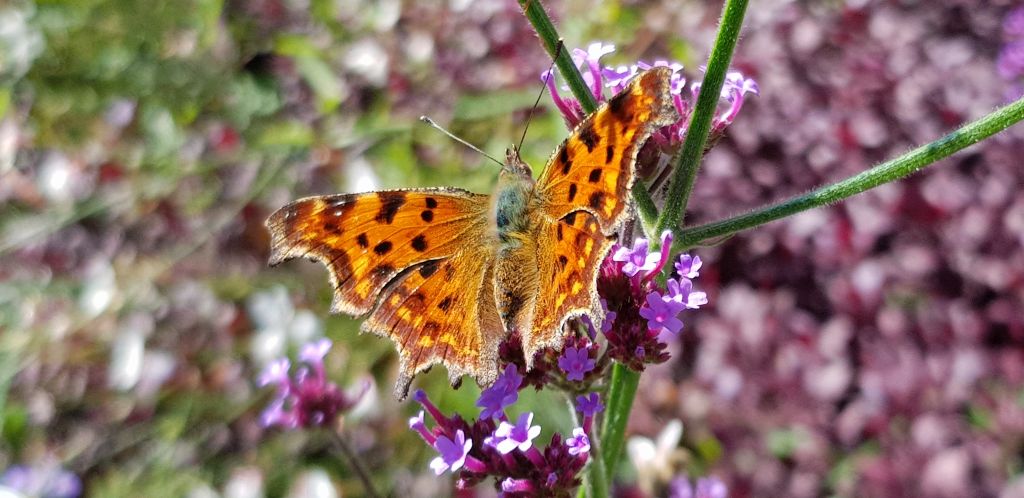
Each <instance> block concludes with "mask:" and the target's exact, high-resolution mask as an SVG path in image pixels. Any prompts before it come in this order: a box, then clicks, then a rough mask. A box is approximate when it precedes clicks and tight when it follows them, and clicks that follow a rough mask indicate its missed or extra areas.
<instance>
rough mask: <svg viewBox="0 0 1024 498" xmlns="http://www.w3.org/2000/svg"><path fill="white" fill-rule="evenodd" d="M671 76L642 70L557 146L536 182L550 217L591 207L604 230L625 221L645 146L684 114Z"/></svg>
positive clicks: (656, 70)
mask: <svg viewBox="0 0 1024 498" xmlns="http://www.w3.org/2000/svg"><path fill="white" fill-rule="evenodd" d="M671 75H672V71H671V70H670V69H668V68H665V67H660V68H654V69H651V70H649V71H646V72H644V73H641V74H640V75H639V76H637V77H636V78H635V79H633V81H632V82H631V83H630V84H629V85H628V86H627V87H626V88H625V89H623V90H622V91H621V92H619V93H618V94H617V95H615V96H614V97H612V98H611V99H609V100H608V102H607V103H605V104H604V105H602V106H601V108H599V109H598V110H597V111H595V112H594V113H593V114H591V115H590V116H588V117H587V118H586V119H584V120H583V121H582V122H581V123H580V124H579V125H578V126H576V129H574V130H573V132H572V134H571V135H570V136H569V138H568V139H566V140H565V141H564V142H562V144H561V145H560V146H559V147H558V149H557V150H555V153H554V154H552V156H551V159H549V160H548V163H547V166H545V168H544V171H543V172H542V173H541V176H540V179H539V180H538V182H537V190H538V195H539V197H540V199H541V200H542V205H543V209H544V210H545V211H546V213H547V215H548V216H550V217H552V218H555V219H558V218H561V217H563V216H565V215H566V214H569V213H571V212H573V211H577V210H581V209H582V210H586V211H588V212H590V213H591V214H593V215H594V216H596V217H597V219H598V222H599V223H600V226H601V231H602V232H604V233H605V234H610V233H611V232H612V231H613V230H614V229H615V227H617V226H618V224H619V223H620V222H622V221H623V220H624V219H625V217H626V215H627V212H626V207H627V206H628V205H629V202H628V195H629V189H630V188H631V187H632V185H633V177H634V169H635V165H636V155H637V153H638V152H639V150H640V147H642V146H643V144H644V142H646V141H647V138H648V137H650V136H651V134H652V133H653V132H654V131H655V130H657V129H658V128H659V127H662V126H666V125H668V124H671V123H673V122H675V120H676V119H678V117H679V115H678V113H677V112H676V109H675V106H674V105H673V104H672V96H671V94H670V93H669V79H670V77H671Z"/></svg>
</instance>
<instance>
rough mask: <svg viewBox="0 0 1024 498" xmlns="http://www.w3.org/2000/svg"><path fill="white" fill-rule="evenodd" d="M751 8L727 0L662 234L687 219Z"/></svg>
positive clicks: (665, 211) (661, 221) (674, 176)
mask: <svg viewBox="0 0 1024 498" xmlns="http://www.w3.org/2000/svg"><path fill="white" fill-rule="evenodd" d="M746 10H747V0H726V2H725V6H724V7H723V10H722V21H721V23H719V25H718V35H716V36H715V44H714V46H713V47H712V48H711V56H710V57H709V58H708V66H707V71H706V72H705V73H704V80H703V81H702V82H701V85H700V95H698V96H697V106H696V108H695V109H694V112H693V116H692V117H691V118H690V124H689V125H688V126H687V128H686V139H685V140H684V141H683V148H682V149H681V150H680V151H679V156H678V161H677V163H676V167H675V171H674V172H673V174H672V180H671V182H670V183H669V185H668V194H667V195H666V196H665V208H664V209H663V210H662V211H661V216H660V217H659V218H658V223H657V225H656V229H655V231H654V233H655V234H659V233H661V232H662V231H664V230H666V229H675V228H676V227H678V226H680V225H681V224H682V222H683V217H684V216H685V214H686V204H687V202H689V200H690V192H692V191H693V183H694V181H696V180H697V170H698V169H700V163H701V160H702V159H703V158H704V147H705V146H706V145H707V141H708V133H710V131H711V120H712V119H713V118H714V117H715V109H716V108H717V107H718V101H719V99H720V98H721V93H722V83H724V82H725V74H726V72H728V70H729V63H730V61H732V52H733V50H735V49H736V41H737V40H739V37H740V28H742V27H743V14H744V13H745V12H746Z"/></svg>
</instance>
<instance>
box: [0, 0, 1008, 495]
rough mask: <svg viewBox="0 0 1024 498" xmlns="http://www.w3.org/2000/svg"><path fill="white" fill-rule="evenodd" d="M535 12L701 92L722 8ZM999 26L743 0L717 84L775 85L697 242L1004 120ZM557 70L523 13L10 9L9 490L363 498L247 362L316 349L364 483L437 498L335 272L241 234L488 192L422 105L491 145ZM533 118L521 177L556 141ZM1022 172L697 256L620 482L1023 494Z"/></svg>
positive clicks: (755, 489) (376, 352)
mask: <svg viewBox="0 0 1024 498" xmlns="http://www.w3.org/2000/svg"><path fill="white" fill-rule="evenodd" d="M546 5H547V6H548V8H549V10H550V11H551V13H552V15H553V16H554V17H555V18H556V20H557V22H558V25H559V28H560V31H561V34H562V35H563V36H564V37H565V39H566V43H567V45H568V46H569V47H574V46H579V47H583V46H586V44H587V43H589V42H590V41H593V40H602V41H606V42H612V43H615V44H616V45H617V47H618V51H617V52H616V53H615V54H613V55H612V56H610V57H609V58H608V59H606V60H605V62H608V63H609V64H629V63H631V62H634V61H636V60H637V59H638V58H644V59H646V60H652V59H655V58H670V59H676V60H679V61H680V62H682V63H683V64H684V65H686V67H687V71H688V72H689V74H690V75H691V76H699V74H700V73H699V71H698V67H699V66H700V64H701V63H702V61H703V60H704V59H705V58H706V55H707V53H708V49H709V45H710V43H711V40H712V39H713V36H714V29H715V21H716V18H717V16H718V14H719V12H720V8H721V4H720V3H719V2H700V1H687V0H680V1H672V0H656V1H652V2H623V3H619V4H616V3H612V2H597V1H577V0H571V1H551V2H546ZM1015 7H1020V2H1013V1H1009V0H992V1H981V0H929V1H916V0H903V1H897V0H846V1H840V0H829V1H784V0H760V1H755V2H751V5H750V7H749V11H748V16H747V22H746V31H745V36H744V37H743V38H742V39H741V40H740V43H739V48H738V51H737V54H736V56H735V59H734V65H735V67H736V68H737V69H740V70H742V71H744V72H745V73H746V74H747V75H749V76H752V77H754V78H755V79H757V81H758V82H759V84H760V89H761V95H760V97H755V98H751V99H748V102H747V103H746V105H745V107H744V108H743V110H742V113H741V114H740V116H739V118H738V119H737V120H736V121H735V122H734V124H733V125H732V126H731V127H730V128H729V129H728V131H727V133H726V136H725V137H724V138H723V139H722V140H721V141H720V142H719V143H718V145H717V146H716V147H715V148H714V149H713V150H712V151H711V152H710V153H709V154H708V157H707V161H706V163H705V166H704V168H703V169H702V171H701V174H700V177H699V179H698V183H697V186H696V190H695V192H694V196H693V200H692V203H691V210H690V214H689V217H688V220H689V221H692V222H702V221H712V220H714V219H717V218H720V217H723V216H726V215H729V214H732V213H736V212H739V211H741V210H745V209H750V208H754V207H757V206H759V205H762V204H764V203H766V202H769V201H772V200H777V199H781V198H784V197H785V196H788V195H792V194H796V193H800V192H803V191H806V190H808V189H810V188H813V187H815V186H817V185H821V184H823V183H826V182H829V181H834V180H838V179H840V178H843V177H845V176H848V175H850V174H853V173H855V172H858V171H861V170H863V169H865V168H867V167H869V166H870V165H872V164H874V163H876V162H878V161H880V160H883V159H886V158H888V157H891V156H893V155H895V154H898V153H900V152H903V151H905V150H907V149H908V148H909V147H911V146H912V145H914V144H919V143H923V142H927V141H930V140H933V139H935V138H937V137H939V136H940V135H941V134H943V133H944V132H946V131H949V130H951V129H952V128H954V127H955V126H956V125H958V124H959V123H962V122H965V121H967V120H971V119H974V118H978V117H980V116H982V115H983V114H985V113H987V112H989V111H991V110H992V109H994V108H995V107H996V106H997V105H999V104H1000V103H1002V102H1005V101H1006V99H1008V98H1010V97H1012V95H1013V93H1014V92H1015V91H1018V90H1016V89H1015V86H1014V85H1015V84H1019V83H1020V81H1019V80H1017V81H1014V80H1013V79H1014V78H1019V77H1020V75H1019V74H1015V73H1013V71H1007V70H1006V67H1005V66H1006V64H1007V60H1008V59H1007V58H1008V57H1010V56H1012V55H1013V53H1011V52H1010V51H1011V50H1012V49H1013V48H1014V47H1013V40H1012V39H1011V37H1010V36H1009V35H1008V34H1007V32H1006V29H1005V28H1004V19H1005V18H1006V17H1007V16H1008V14H1010V13H1011V11H1012V9H1013V8H1015ZM1022 29H1024V28H1022ZM1018 49H1019V50H1021V52H1020V53H1019V54H1018V55H1019V56H1020V57H1021V59H1020V60H1021V61H1024V55H1021V54H1024V48H1020V47H1018ZM1007 54H1009V55H1007ZM1010 61H1011V62H1012V60H1010ZM1000 63H1002V66H1000ZM548 64H549V60H548V59H547V58H546V57H545V55H544V53H543V52H542V50H541V49H540V46H539V43H538V42H537V40H536V37H535V35H534V34H533V33H532V31H531V29H530V27H529V24H528V23H527V22H526V21H525V20H524V18H523V17H522V16H521V14H520V13H519V9H518V6H517V5H516V3H515V2H513V1H509V0H484V1H473V2H471V1H468V0H449V1H445V2H437V3H420V2H411V1H405V2H403V1H399V0H382V1H366V2H359V1H342V2H338V1H334V0H250V1H244V0H227V1H221V0H183V1H169V0H167V1H153V0H120V1H117V0H77V1H39V2H36V3H32V2H27V1H23V0H14V1H9V2H7V3H5V4H4V5H2V6H0V423H2V426H0V469H4V468H18V469H22V470H24V469H36V471H38V472H45V471H47V469H50V470H49V471H51V472H54V470H53V469H54V468H56V466H60V467H62V468H64V469H66V470H67V471H68V472H71V473H73V474H75V475H76V476H77V477H78V478H79V479H80V480H81V483H82V486H83V494H84V495H86V496H114V497H117V496H125V497H127V496H157V497H159V496H190V497H194V498H207V497H218V496H221V497H225V498H228V497H230V498H243V497H257V496H264V495H266V496H296V497H297V496H315V497H325V498H326V497H332V496H359V495H360V493H361V491H360V490H361V488H360V487H359V485H358V482H357V481H356V480H355V479H354V477H353V476H352V474H351V473H350V472H349V470H348V469H347V468H346V467H345V465H343V464H342V463H341V461H340V460H339V459H338V458H337V456H336V455H334V454H333V453H332V452H331V451H330V449H329V447H328V444H327V442H326V441H325V440H324V439H323V438H322V437H318V436H317V435H316V434H305V433H297V432H281V431H277V430H266V429H264V428H262V427H261V426H260V424H259V420H258V417H259V412H260V410H261V409H262V408H263V406H264V405H265V404H266V402H267V401H268V400H269V398H270V397H271V393H269V392H267V391H266V390H261V389H258V388H257V387H256V383H255V378H256V375H257V374H258V372H259V371H260V369H261V368H262V367H263V366H264V365H265V364H266V363H267V362H268V361H270V360H272V359H273V358H276V357H279V356H281V355H284V354H287V353H289V352H291V353H294V351H295V350H296V348H297V347H298V346H299V345H301V344H303V343H304V342H306V341H308V340H310V339H313V338H317V337H320V336H327V337H330V338H331V339H333V340H334V341H335V343H336V346H335V348H334V349H333V350H332V352H331V355H330V356H329V357H328V362H327V363H328V367H329V372H330V375H331V377H332V378H333V379H335V380H336V381H338V382H339V383H341V384H342V385H348V384H354V383H357V382H361V381H362V380H364V379H372V381H373V383H374V388H373V389H371V391H370V393H369V394H368V396H367V398H366V399H365V400H364V402H363V403H362V404H361V405H360V406H359V407H357V408H356V410H355V411H354V412H353V413H351V414H349V415H348V416H347V417H346V419H345V421H344V424H345V427H344V428H343V430H344V431H345V432H346V434H348V435H349V436H350V437H351V438H352V439H353V444H354V445H355V446H356V447H357V449H358V451H359V452H360V454H362V455H363V456H364V459H365V462H366V465H367V466H368V467H370V468H371V469H373V473H374V476H375V479H376V480H377V482H378V483H379V485H381V487H384V488H386V489H392V490H394V494H395V495H396V496H446V495H448V494H450V493H451V484H450V481H449V479H448V478H447V477H442V478H438V477H434V476H433V474H432V473H431V472H430V470H429V468H428V467H427V461H428V460H429V458H430V456H431V454H430V453H431V451H430V449H429V448H427V447H426V446H425V445H424V444H422V442H421V441H419V440H418V439H417V438H416V436H415V435H413V434H412V433H411V432H410V431H408V429H407V427H406V419H407V417H408V416H409V415H411V414H412V413H413V411H414V407H413V406H411V405H410V404H409V403H406V404H400V403H397V402H396V401H394V399H393V398H392V397H391V395H390V391H391V385H392V383H393V379H394V374H395V355H394V353H393V351H392V349H391V347H390V345H389V343H387V342H386V341H383V340H380V339H377V338H375V337H366V336H359V335H357V334H356V330H357V327H358V321H355V320H352V319H349V318H347V317H337V316H329V315H328V314H327V309H328V305H329V301H330V299H329V298H330V289H329V285H328V283H327V279H326V273H325V272H324V270H323V269H322V268H321V267H319V266H317V265H314V264H310V263H305V262H292V263H288V264H286V265H284V266H281V267H278V268H274V269H269V268H267V267H266V265H265V261H266V256H267V252H268V249H267V242H268V237H267V234H266V232H265V230H264V228H263V220H264V219H265V217H266V216H267V215H268V214H269V213H270V212H271V211H272V210H274V209H276V208H277V207H279V206H281V205H283V204H284V203H286V202H287V201H289V200H291V199H294V198H296V197H299V196H304V195H310V194H321V193H331V192H340V191H357V190H370V189H376V188H392V187H406V186H436V185H455V186H458V187H462V188H467V189H470V190H474V191H478V192H487V191H489V189H490V188H491V185H492V183H493V181H494V178H495V176H496V170H495V168H494V166H493V165H492V164H490V163H489V162H488V161H487V160H485V159H484V158H482V157H480V156H479V155H476V154H474V153H472V152H467V151H466V150H465V149H464V148H463V147H461V146H459V145H458V144H455V143H453V142H452V141H450V140H449V139H447V138H446V137H444V136H443V135H441V134H439V133H437V132H435V131H433V130H431V129H429V128H427V127H425V126H423V125H421V124H419V123H418V121H417V119H416V118H417V117H418V116H420V115H422V114H427V115H430V116H431V117H433V118H434V119H435V120H436V121H438V122H440V123H444V124H446V125H447V126H449V127H450V128H451V129H452V131H453V132H455V133H456V134H458V135H460V136H462V137H464V138H465V139H467V140H468V141H470V142H472V143H475V144H478V145H480V146H481V147H482V148H484V149H486V150H489V151H491V152H492V153H495V154H500V152H501V151H502V150H503V149H504V148H505V147H506V146H508V144H510V143H514V142H516V141H518V136H519V134H520V133H521V131H522V129H523V127H524V124H525V121H526V116H527V113H528V111H529V109H530V106H531V105H532V103H533V100H534V98H535V97H536V95H537V92H538V91H539V90H540V88H541V84H540V81H539V78H538V75H539V73H540V72H541V71H543V70H545V69H547V66H548ZM1000 67H1002V70H1000ZM1020 67H1021V68H1024V62H1021V64H1020ZM1011 69H1012V68H1011ZM542 103H543V104H542V107H541V109H540V110H539V113H538V115H537V116H536V117H535V118H534V119H533V122H532V124H531V126H530V132H529V136H528V137H527V141H526V145H525V147H524V157H525V158H526V159H527V160H528V161H529V162H532V163H533V164H534V165H535V166H539V165H540V164H542V163H543V161H544V160H545V159H546V157H547V155H548V154H549V152H550V150H552V149H553V148H554V146H555V144H557V143H558V142H559V141H560V140H561V139H562V138H563V137H564V135H565V134H566V131H565V129H564V125H563V124H562V122H561V119H560V118H559V116H558V115H557V113H556V112H554V111H553V110H552V109H551V108H550V107H548V100H547V99H546V98H545V99H544V100H542ZM1022 158H1024V130H1021V129H1019V127H1018V128H1015V129H1011V130H1010V131H1008V132H1007V133H1004V134H1003V135H1001V136H999V137H997V138H996V139H994V140H990V141H987V142H985V143H983V144H981V145H979V146H975V147H972V148H971V149H969V150H968V151H966V152H964V153H961V154H959V155H957V156H955V157H954V158H952V159H949V160H945V161H943V162H941V163H940V164H938V165H936V166H935V167H933V168H932V169H930V170H928V171H926V172H924V173H921V174H918V175H916V176H914V177H912V178H910V179H908V180H906V181H903V182H900V183H896V184H891V185H886V186H884V187H881V188H878V189H875V190H873V191H871V192H869V193H867V194H864V195H861V196H859V197H856V198H853V199H851V200H849V201H847V202H844V203H841V204H839V205H836V206H832V207H830V208H827V209H821V210H816V211H813V212H809V213H805V214H802V215H799V216H796V217H794V218H791V219H789V220H786V221H783V222H778V223H774V224H771V225H768V226H765V227H761V228H758V229H756V230H753V231H750V232H748V233H744V234H740V235H737V236H735V237H732V238H729V239H727V240H723V241H717V243H716V244H715V245H712V246H709V247H703V248H698V249H697V250H696V254H698V255H700V256H701V258H703V259H704V260H705V266H704V270H703V271H702V277H701V279H700V281H699V286H700V287H702V290H704V291H706V292H708V294H709V298H710V301H711V302H710V305H709V306H708V307H707V308H705V309H702V310H701V311H700V312H699V313H695V314H693V315H692V318H691V319H690V320H689V321H688V323H687V329H686V331H685V332H684V334H683V336H682V337H683V339H682V340H681V342H680V343H679V344H675V345H673V348H672V349H673V352H674V355H673V358H672V360H671V361H670V362H669V363H667V364H665V365H661V366H659V367H657V368H654V369H651V370H649V371H648V373H646V374H645V375H644V377H643V381H642V385H641V391H640V395H639V398H638V401H637V404H636V408H635V410H634V416H633V420H632V422H631V426H630V427H631V431H632V432H631V433H632V434H633V435H634V436H635V437H637V438H642V437H646V438H652V439H656V438H657V436H658V435H659V432H661V431H662V430H663V428H664V427H666V426H667V425H671V424H669V422H670V421H671V420H675V419H678V420H681V421H682V424H683V427H684V429H683V434H682V437H681V438H679V439H678V442H677V441H675V439H674V438H671V437H667V435H665V436H666V437H662V442H663V444H662V445H661V446H660V447H659V450H658V451H659V452H660V453H658V455H659V457H658V458H657V459H655V460H654V461H651V462H647V464H646V465H645V466H644V470H643V472H641V473H640V475H637V474H635V473H634V472H631V471H629V470H628V469H627V470H626V471H625V472H624V473H623V482H624V483H630V482H633V481H635V480H638V479H639V480H641V481H643V480H652V479H653V480H657V479H664V478H665V477H664V476H672V475H677V474H688V475H690V476H703V475H714V476H716V477H718V478H720V479H722V480H723V481H724V482H725V483H727V484H728V486H729V488H730V496H734V497H748V496H758V497H761V496H786V497H815V496H868V497H871V496H879V497H882V496H936V497H965V496H972V497H1000V498H1011V497H1021V496H1024V476H1022V475H1024V474H1022V473H1024V249H1022V246H1024V193H1022V187H1024V164H1022ZM442 370H443V369H435V371H433V372H431V373H430V374H428V375H426V376H424V377H421V378H420V379H419V380H418V381H417V382H418V385H419V386H421V387H424V388H425V389H427V390H428V391H430V393H431V397H432V398H433V399H435V400H440V401H441V403H442V404H443V405H444V406H445V408H446V409H452V410H461V411H463V413H467V414H472V413H475V412H474V410H473V408H472V402H473V398H474V396H475V394H476V393H477V392H478V391H477V390H476V388H475V386H471V385H468V384H471V383H467V385H466V386H464V387H463V388H462V389H461V390H459V391H452V390H451V389H450V388H448V387H447V384H446V383H445V381H444V372H443V371H442ZM552 399H557V398H552V397H550V396H548V395H546V394H544V393H541V394H540V395H532V394H531V395H528V396H527V397H526V399H525V400H524V401H522V403H524V404H525V405H526V406H532V407H533V408H534V409H535V410H537V411H538V416H539V417H540V420H541V424H542V425H543V426H544V427H545V433H546V434H550V432H549V430H562V431H565V429H566V428H568V427H569V422H568V421H567V420H564V419H565V417H564V413H562V412H563V411H564V410H563V409H562V407H561V406H560V405H558V403H551V402H550V401H551V400H552ZM544 437H545V438H546V437H547V436H544ZM635 441H640V439H636V440H635ZM481 493H482V495H487V492H486V490H483V491H482V492H481Z"/></svg>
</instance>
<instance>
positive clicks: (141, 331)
mask: <svg viewBox="0 0 1024 498" xmlns="http://www.w3.org/2000/svg"><path fill="white" fill-rule="evenodd" d="M153 328H154V323H153V317H152V316H151V315H149V314H146V313H136V314H133V315H130V316H129V317H128V318H126V319H125V320H122V321H121V326H120V327H119V328H118V331H117V336H116V337H115V338H114V342H113V345H112V346H111V350H110V365H109V366H108V367H107V384H108V385H109V386H110V387H111V389H117V390H120V391H128V390H130V389H132V388H133V387H135V385H136V384H138V383H139V379H140V378H142V367H143V358H144V357H145V354H146V337H148V336H149V335H150V334H151V333H152V332H153Z"/></svg>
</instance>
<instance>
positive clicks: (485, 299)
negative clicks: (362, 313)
mask: <svg viewBox="0 0 1024 498" xmlns="http://www.w3.org/2000/svg"><path fill="white" fill-rule="evenodd" d="M492 260H493V253H492V252H491V251H490V250H489V248H488V247H487V246H486V245H484V244H465V246H464V250H461V251H459V252H457V253H455V254H454V255H452V256H451V257H448V258H445V259H439V260H431V261H428V262H425V263H422V264H420V265H417V266H416V267H414V268H411V269H410V270H408V271H406V272H404V273H403V274H402V275H400V276H399V277H398V278H397V279H396V280H395V282H393V284H392V285H389V286H388V287H387V288H385V289H384V291H383V292H382V294H381V299H380V305H379V306H378V307H377V309H376V310H375V311H374V312H373V314H371V315H370V317H369V318H367V320H366V321H365V322H363V326H362V329H363V330H364V331H368V332H373V333H376V334H378V335H382V336H386V337H389V338H390V339H391V340H392V341H394V342H395V345H396V347H397V348H398V354H399V376H398V381H397V382H396V384H395V394H396V395H397V396H398V397H399V398H404V397H405V395H406V393H407V392H408V390H409V384H410V382H411V381H412V378H413V377H414V376H415V375H416V374H418V373H420V372H422V371H424V370H426V369H428V368H429V367H430V366H431V365H433V364H435V363H443V364H444V365H445V367H446V368H447V369H448V378H449V379H450V381H451V382H452V384H456V383H457V382H458V381H459V379H460V378H461V377H462V376H463V375H464V374H470V375H472V376H473V377H474V378H475V379H476V381H477V382H478V383H480V384H482V385H488V384H490V383H492V382H494V379H495V378H496V377H497V372H498V366H497V359H498V343H499V342H500V341H501V339H502V338H503V337H504V333H503V330H502V327H501V323H500V322H499V321H498V319H497V309H496V308H495V305H494V297H493V295H492V293H491V292H492V289H493V284H492V281H491V279H490V275H491V271H490V269H491V265H492Z"/></svg>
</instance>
